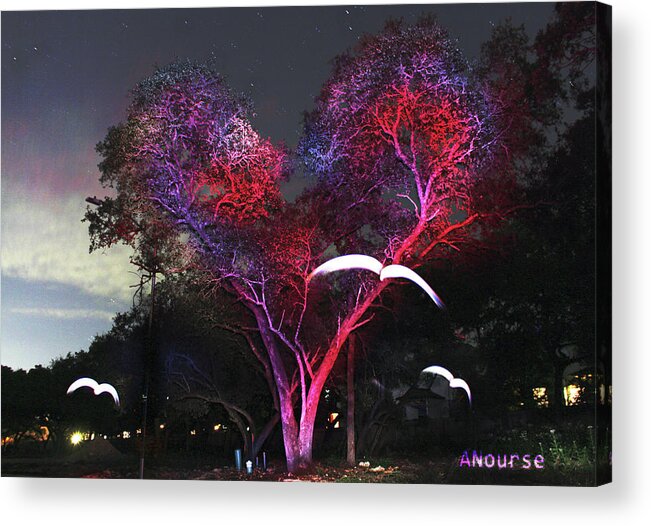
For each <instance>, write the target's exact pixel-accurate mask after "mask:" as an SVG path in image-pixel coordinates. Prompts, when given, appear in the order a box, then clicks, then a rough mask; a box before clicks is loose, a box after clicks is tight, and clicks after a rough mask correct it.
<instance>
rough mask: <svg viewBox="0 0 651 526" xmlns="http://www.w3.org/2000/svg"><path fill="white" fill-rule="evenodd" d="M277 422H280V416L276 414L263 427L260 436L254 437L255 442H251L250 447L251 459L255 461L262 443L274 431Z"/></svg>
mask: <svg viewBox="0 0 651 526" xmlns="http://www.w3.org/2000/svg"><path fill="white" fill-rule="evenodd" d="M278 422H280V415H279V414H278V413H275V414H274V415H273V416H272V417H271V418H270V419H269V421H268V422H267V423H266V424H265V425H264V427H263V428H262V431H260V434H259V435H258V436H257V437H255V440H254V441H253V445H252V447H251V459H255V457H256V456H257V455H258V453H260V450H261V449H262V446H264V443H265V442H266V441H267V439H268V438H269V435H271V432H272V431H273V430H274V428H275V427H276V424H277V423H278Z"/></svg>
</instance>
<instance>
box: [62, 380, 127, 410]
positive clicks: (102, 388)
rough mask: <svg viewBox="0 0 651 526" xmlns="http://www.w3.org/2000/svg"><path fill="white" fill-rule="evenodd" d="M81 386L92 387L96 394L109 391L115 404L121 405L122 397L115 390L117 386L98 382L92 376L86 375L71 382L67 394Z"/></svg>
mask: <svg viewBox="0 0 651 526" xmlns="http://www.w3.org/2000/svg"><path fill="white" fill-rule="evenodd" d="M80 387H90V388H91V389H92V390H93V393H95V396H97V395H101V394H102V393H108V394H110V395H111V396H112V397H113V401H114V402H115V405H118V406H119V405H120V397H119V396H118V392H117V391H116V390H115V387H113V386H112V385H111V384H98V383H97V382H96V381H95V380H93V379H92V378H85V377H84V378H79V379H78V380H75V381H74V382H72V383H71V384H70V387H68V392H67V393H66V394H70V393H72V392H74V391H76V390H77V389H79V388H80Z"/></svg>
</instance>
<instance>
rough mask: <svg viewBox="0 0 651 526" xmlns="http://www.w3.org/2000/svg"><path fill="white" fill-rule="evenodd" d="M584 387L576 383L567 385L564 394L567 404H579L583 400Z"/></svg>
mask: <svg viewBox="0 0 651 526" xmlns="http://www.w3.org/2000/svg"><path fill="white" fill-rule="evenodd" d="M582 392H583V389H581V386H579V385H576V384H570V385H566V386H565V387H564V388H563V395H564V397H565V405H578V404H579V403H580V401H581V393H582Z"/></svg>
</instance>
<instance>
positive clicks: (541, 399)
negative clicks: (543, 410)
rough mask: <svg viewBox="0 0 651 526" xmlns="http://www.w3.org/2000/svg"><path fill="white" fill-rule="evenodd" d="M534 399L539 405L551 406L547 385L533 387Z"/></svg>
mask: <svg viewBox="0 0 651 526" xmlns="http://www.w3.org/2000/svg"><path fill="white" fill-rule="evenodd" d="M532 392H533V399H534V400H535V401H536V405H537V406H538V407H549V398H548V397H547V388H546V387H534V388H533V389H532Z"/></svg>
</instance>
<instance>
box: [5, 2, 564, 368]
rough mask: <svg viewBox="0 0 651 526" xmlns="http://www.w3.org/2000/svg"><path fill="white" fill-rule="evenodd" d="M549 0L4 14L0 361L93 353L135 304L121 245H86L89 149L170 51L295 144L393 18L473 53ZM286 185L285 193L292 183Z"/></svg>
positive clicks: (92, 190)
mask: <svg viewBox="0 0 651 526" xmlns="http://www.w3.org/2000/svg"><path fill="white" fill-rule="evenodd" d="M552 11H553V4H488V5H481V4H465V5H438V6H436V5H434V6H425V5H414V6H408V5H407V6H374V7H371V6H365V7H360V6H336V7H325V8H324V7H302V8H296V7H288V8H228V9H226V8H219V9H169V10H129V11H126V10H119V11H118V10H113V11H67V12H63V11H61V12H56V11H49V12H3V13H2V249H1V261H2V267H1V268H2V298H1V300H2V312H1V323H2V326H1V328H2V336H1V361H2V364H3V365H9V366H11V367H13V368H18V367H22V368H30V367H32V366H34V365H35V364H38V363H42V364H43V365H48V364H49V362H50V360H52V359H53V358H55V357H57V356H61V355H65V354H66V353H68V352H76V351H79V350H81V349H87V348H88V345H89V343H90V342H91V341H92V339H93V337H94V336H95V335H96V334H98V333H102V332H104V331H106V330H108V329H109V328H110V326H111V318H112V316H113V315H114V314H115V313H116V312H118V311H122V310H126V309H128V308H129V306H130V304H131V296H132V294H133V289H132V288H130V287H129V285H131V284H133V283H135V282H136V281H137V278H136V276H135V275H134V274H133V271H134V270H135V269H134V268H133V267H131V266H130V265H129V263H128V256H129V252H128V250H127V249H126V248H124V247H118V248H114V249H112V250H111V251H109V252H107V253H105V254H99V253H96V254H92V255H89V254H88V245H89V240H88V232H87V225H86V224H84V223H81V218H82V217H83V214H84V211H85V208H86V203H85V202H84V199H85V198H86V197H87V196H92V195H97V196H98V197H102V196H104V195H105V193H106V192H105V191H104V190H102V189H101V188H100V186H99V183H98V177H99V172H98V169H97V163H98V162H99V158H98V156H97V154H96V153H95V149H94V148H95V144H96V143H97V142H98V141H100V140H101V139H102V138H103V137H104V135H105V134H106V131H107V128H108V127H109V126H111V125H114V124H117V123H118V122H119V121H120V120H121V119H123V118H124V115H125V109H126V106H127V104H128V91H129V89H130V88H132V87H133V86H134V85H135V84H136V82H138V81H139V80H141V79H142V78H144V77H146V76H148V75H149V74H151V73H152V72H153V68H154V66H155V65H164V64H167V63H169V62H172V61H174V60H176V59H186V58H189V59H193V60H197V61H207V60H209V59H213V60H214V62H215V64H216V65H217V68H218V69H219V70H220V71H221V72H222V73H223V74H224V75H225V76H226V78H227V81H228V83H229V84H230V85H231V86H232V87H233V88H234V89H236V90H237V91H241V92H244V93H246V94H247V95H248V96H249V97H250V98H251V99H252V100H253V103H254V106H255V109H256V112H257V116H256V118H255V119H254V125H255V126H256V127H257V129H258V130H259V131H260V133H261V134H262V135H263V136H268V137H271V138H272V139H273V140H274V141H283V142H285V143H286V144H287V145H288V146H290V147H293V146H295V145H296V142H297V140H298V137H299V134H300V131H301V118H302V113H303V111H306V110H310V109H311V107H312V101H313V99H314V97H315V95H317V93H318V92H319V89H320V86H321V84H322V83H323V82H324V81H325V80H326V78H327V77H328V75H329V72H330V60H331V59H332V58H333V57H335V56H336V55H337V54H339V53H341V52H343V51H345V50H346V49H347V48H349V47H351V46H353V45H354V44H355V43H356V41H357V40H358V39H359V38H360V35H362V34H363V33H366V32H371V33H375V32H377V31H379V30H380V29H381V28H382V27H383V25H384V22H385V21H386V20H387V19H388V18H391V17H396V18H399V17H402V18H404V19H405V21H406V22H413V21H415V20H416V18H417V17H418V16H419V15H420V14H422V13H425V12H426V13H434V14H436V15H437V16H438V18H439V21H440V23H441V24H442V25H443V27H445V28H446V29H447V30H448V31H449V32H450V35H451V36H452V37H453V38H455V39H457V40H458V46H459V47H460V48H461V49H462V50H463V51H464V52H465V53H466V55H467V56H468V57H469V58H471V59H472V58H475V57H476V56H477V54H478V52H479V48H480V45H481V43H482V42H484V41H485V40H487V39H488V38H489V36H490V32H491V29H492V26H493V25H494V24H496V23H498V22H499V21H501V20H503V19H505V18H507V17H509V16H510V17H511V18H512V20H513V22H514V23H515V24H524V25H525V27H526V28H527V30H528V32H529V33H530V34H531V35H535V34H536V33H537V32H538V30H540V29H541V28H542V27H543V26H544V25H545V24H546V23H547V21H548V20H549V18H550V16H551V14H552ZM289 184H290V186H289V187H287V188H285V192H286V193H287V194H291V193H292V188H293V187H292V186H291V185H292V183H289Z"/></svg>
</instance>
